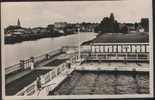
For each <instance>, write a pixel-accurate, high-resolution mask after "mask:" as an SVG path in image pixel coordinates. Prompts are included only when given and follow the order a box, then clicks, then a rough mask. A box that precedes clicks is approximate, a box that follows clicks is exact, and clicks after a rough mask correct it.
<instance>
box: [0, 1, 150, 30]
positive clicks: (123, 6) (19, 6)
mask: <svg viewBox="0 0 155 100" xmlns="http://www.w3.org/2000/svg"><path fill="white" fill-rule="evenodd" d="M151 1H152V0H121V1H97V2H93V1H91V2H90V1H89V2H88V1H83V2H78V1H76V2H69V1H67V2H18V3H16V2H9V3H2V9H1V10H2V17H1V18H2V27H6V26H8V25H15V24H16V23H17V19H18V18H19V19H20V21H21V25H22V26H24V27H38V26H43V27H45V26H47V25H48V24H52V23H54V22H60V21H65V22H71V23H75V22H83V21H84V22H100V21H101V20H102V19H103V18H104V17H106V16H109V15H110V13H111V12H113V13H114V16H115V19H117V20H118V21H119V22H138V21H140V19H141V18H143V17H148V18H149V17H150V16H151V13H152V12H151V8H152V4H151Z"/></svg>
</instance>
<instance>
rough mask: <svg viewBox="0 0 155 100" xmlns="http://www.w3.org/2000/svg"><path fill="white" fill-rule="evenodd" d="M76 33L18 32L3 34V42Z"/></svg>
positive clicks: (10, 42)
mask: <svg viewBox="0 0 155 100" xmlns="http://www.w3.org/2000/svg"><path fill="white" fill-rule="evenodd" d="M72 34H76V33H70V34H62V33H52V34H50V33H40V34H18V35H12V36H5V44H15V43H19V42H23V41H32V40H37V39H41V38H47V37H52V38H54V37H60V36H66V35H72Z"/></svg>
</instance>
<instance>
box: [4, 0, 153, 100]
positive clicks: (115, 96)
mask: <svg viewBox="0 0 155 100" xmlns="http://www.w3.org/2000/svg"><path fill="white" fill-rule="evenodd" d="M70 2H71V1H70ZM86 2H89V1H86ZM94 2H96V1H94ZM151 4H152V0H151ZM150 7H151V8H152V5H151V6H150ZM2 9H3V8H1V12H2ZM152 12H153V11H152V10H151V16H150V18H149V39H150V42H149V43H150V66H151V67H150V77H149V78H150V94H121V95H58V96H55V95H54V96H39V97H38V96H5V67H1V70H2V99H5V100H13V99H16V100H21V99H33V100H36V99H37V98H38V99H101V98H102V99H108V98H109V99H110V98H150V97H151V98H152V97H153V94H154V90H153V85H154V84H153V79H154V78H153V70H154V68H153V20H152V16H153V15H152ZM1 22H3V20H2V18H1ZM1 29H3V28H2V24H1ZM2 31H3V30H2ZM2 31H1V33H3V32H2ZM2 37H4V34H1V41H2V42H1V48H2V50H1V54H2V56H1V59H2V61H1V62H2V66H4V57H5V56H4V52H5V51H4V48H3V47H4V38H2Z"/></svg>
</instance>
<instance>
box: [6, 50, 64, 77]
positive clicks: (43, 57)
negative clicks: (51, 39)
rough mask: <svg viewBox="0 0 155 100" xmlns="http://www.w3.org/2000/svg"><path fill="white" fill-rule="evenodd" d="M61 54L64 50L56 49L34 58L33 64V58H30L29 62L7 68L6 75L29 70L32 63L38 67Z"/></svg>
mask: <svg viewBox="0 0 155 100" xmlns="http://www.w3.org/2000/svg"><path fill="white" fill-rule="evenodd" d="M61 52H62V49H61V48H60V49H56V50H53V51H51V52H48V53H46V54H43V55H40V56H37V57H34V59H33V60H34V62H32V59H31V58H29V59H27V60H22V62H20V63H17V64H15V65H12V66H9V67H6V68H5V75H8V74H10V73H12V72H15V71H18V70H25V69H28V68H30V67H31V66H32V63H34V65H37V64H39V63H40V62H42V61H44V60H47V59H48V58H50V57H53V56H55V55H57V54H59V53H61ZM47 55H48V58H47Z"/></svg>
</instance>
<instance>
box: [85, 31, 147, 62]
mask: <svg viewBox="0 0 155 100" xmlns="http://www.w3.org/2000/svg"><path fill="white" fill-rule="evenodd" d="M83 46H84V47H87V48H88V49H89V50H88V51H87V53H86V52H85V53H83V54H82V56H85V57H86V56H87V57H88V56H89V57H88V60H117V61H119V60H122V61H149V36H148V34H146V33H136V34H135V33H131V34H121V33H120V34H116V33H107V34H103V35H101V36H100V37H97V38H95V39H94V40H92V41H89V42H86V43H84V44H83Z"/></svg>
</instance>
